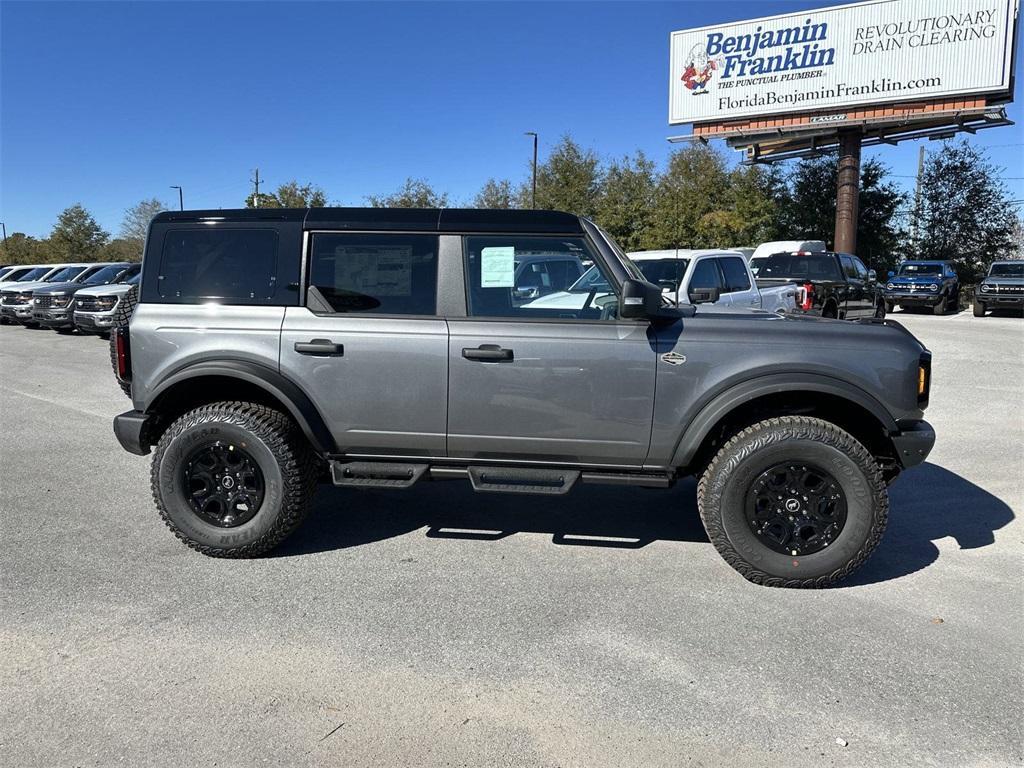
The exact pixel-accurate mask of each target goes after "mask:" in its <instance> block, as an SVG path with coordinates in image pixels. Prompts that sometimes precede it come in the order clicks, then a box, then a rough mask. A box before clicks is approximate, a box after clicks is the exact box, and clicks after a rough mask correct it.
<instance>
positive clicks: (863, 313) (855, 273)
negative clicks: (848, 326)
mask: <svg viewBox="0 0 1024 768" xmlns="http://www.w3.org/2000/svg"><path fill="white" fill-rule="evenodd" d="M855 262H856V263H855ZM839 263H840V264H841V265H842V268H843V275H844V277H845V278H846V315H845V316H846V317H847V318H848V319H851V320H856V319H857V318H859V317H869V316H870V314H871V310H872V309H873V307H872V306H871V301H870V298H869V296H868V286H867V278H868V272H867V269H864V265H863V264H860V259H856V258H855V257H853V256H850V255H849V254H846V253H841V254H839ZM857 264H860V268H861V269H863V270H864V272H863V274H861V272H860V271H859V270H858V269H857Z"/></svg>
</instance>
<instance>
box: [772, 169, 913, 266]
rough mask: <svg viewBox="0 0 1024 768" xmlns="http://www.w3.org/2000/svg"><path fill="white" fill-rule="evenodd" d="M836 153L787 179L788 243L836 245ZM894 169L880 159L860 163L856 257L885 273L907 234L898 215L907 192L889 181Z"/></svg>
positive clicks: (785, 219)
mask: <svg viewBox="0 0 1024 768" xmlns="http://www.w3.org/2000/svg"><path fill="white" fill-rule="evenodd" d="M837 165H838V161H837V157H836V155H827V156H824V157H817V158H810V159H807V160H801V161H800V162H799V163H797V165H796V166H795V167H794V168H793V170H792V171H791V173H790V175H789V179H788V192H787V194H786V197H785V200H784V202H783V205H782V223H783V226H782V233H784V234H783V237H784V239H792V240H800V239H804V240H824V241H825V242H826V244H829V245H831V244H832V241H833V237H834V234H835V226H836V173H837ZM888 176H889V169H888V168H887V167H886V166H885V165H883V164H882V163H880V162H878V161H877V160H868V161H866V162H865V163H863V164H862V165H861V172H860V196H859V198H858V205H859V210H860V213H859V217H858V224H857V255H858V256H860V257H861V259H863V261H864V262H865V263H866V264H868V266H870V267H872V268H873V269H875V270H877V271H878V272H879V273H883V272H884V271H886V270H888V269H892V268H893V267H894V266H895V265H896V263H897V262H898V261H899V258H900V255H901V254H900V251H901V243H902V242H903V238H904V232H903V230H902V227H901V226H900V217H899V211H900V209H901V208H902V207H903V206H904V205H905V204H906V200H907V196H906V193H904V192H903V191H901V190H900V189H899V188H898V187H896V185H895V184H893V183H892V182H890V181H889V180H888Z"/></svg>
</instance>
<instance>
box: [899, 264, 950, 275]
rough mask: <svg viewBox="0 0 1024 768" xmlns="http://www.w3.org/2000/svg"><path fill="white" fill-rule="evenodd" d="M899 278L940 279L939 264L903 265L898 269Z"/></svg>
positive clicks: (940, 269)
mask: <svg viewBox="0 0 1024 768" xmlns="http://www.w3.org/2000/svg"><path fill="white" fill-rule="evenodd" d="M899 275H900V277H941V276H942V265H941V264H904V265H903V266H902V267H900V271H899Z"/></svg>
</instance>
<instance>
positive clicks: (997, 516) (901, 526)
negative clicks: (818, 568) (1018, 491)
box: [839, 463, 1014, 587]
mask: <svg viewBox="0 0 1024 768" xmlns="http://www.w3.org/2000/svg"><path fill="white" fill-rule="evenodd" d="M889 500H890V504H889V527H888V529H887V530H886V532H885V536H884V537H883V538H882V543H881V544H880V545H879V547H878V549H877V550H876V551H875V553H874V554H873V555H872V556H871V558H870V559H869V560H868V561H867V563H865V564H864V567H863V568H861V569H860V570H859V571H857V572H856V573H854V574H853V575H852V576H851V577H850V578H849V579H847V580H846V581H844V582H843V583H842V584H840V585H839V586H840V587H853V586H859V585H863V584H874V583H877V582H881V581H888V580H890V579H896V578H899V577H901V576H907V575H909V574H911V573H914V572H916V571H919V570H921V569H922V568H927V567H928V566H929V565H931V564H932V563H934V562H935V561H936V560H937V559H938V557H939V549H938V547H937V546H935V542H936V541H938V540H939V539H943V538H946V537H947V536H948V537H952V538H953V539H955V540H956V542H957V544H959V545H960V549H980V548H982V547H987V546H988V545H990V544H993V543H995V532H996V531H997V530H999V529H1000V528H1002V527H1003V526H1005V525H1006V524H1007V523H1009V522H1010V521H1011V520H1013V518H1014V514H1013V510H1012V509H1010V507H1009V506H1008V505H1007V504H1006V503H1005V502H1003V501H1002V500H1000V499H998V498H997V497H995V496H993V495H992V494H991V493H989V492H988V491H986V490H985V489H984V488H981V487H979V486H977V485H975V484H974V483H972V482H970V481H969V480H965V479H964V478H962V477H960V475H957V474H954V473H953V472H950V471H949V470H946V469H943V468H942V467H940V466H937V465H935V464H930V463H925V464H922V465H921V466H919V467H915V468H914V469H912V470H910V471H908V472H906V473H905V474H904V475H903V476H902V477H901V478H900V479H899V480H897V481H896V482H895V483H894V484H893V486H892V488H890V489H889Z"/></svg>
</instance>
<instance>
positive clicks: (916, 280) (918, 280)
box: [886, 275, 942, 285]
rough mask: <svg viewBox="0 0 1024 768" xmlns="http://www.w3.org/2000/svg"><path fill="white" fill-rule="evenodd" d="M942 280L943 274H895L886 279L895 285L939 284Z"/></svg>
mask: <svg viewBox="0 0 1024 768" xmlns="http://www.w3.org/2000/svg"><path fill="white" fill-rule="evenodd" d="M941 282H942V275H929V276H918V275H913V276H911V275H895V276H893V277H890V278H889V279H888V280H886V283H892V284H893V285H931V284H932V283H935V284H936V285H939V284H940V283H941Z"/></svg>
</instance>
